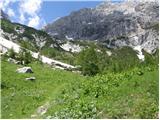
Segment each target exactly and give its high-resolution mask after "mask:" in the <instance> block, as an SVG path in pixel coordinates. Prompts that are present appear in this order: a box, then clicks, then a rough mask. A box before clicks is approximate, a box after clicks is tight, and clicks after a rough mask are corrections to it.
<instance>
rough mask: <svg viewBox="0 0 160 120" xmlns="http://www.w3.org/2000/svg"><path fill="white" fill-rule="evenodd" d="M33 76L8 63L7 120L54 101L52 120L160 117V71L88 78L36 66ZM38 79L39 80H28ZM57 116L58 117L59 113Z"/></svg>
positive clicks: (4, 72) (4, 88)
mask: <svg viewBox="0 0 160 120" xmlns="http://www.w3.org/2000/svg"><path fill="white" fill-rule="evenodd" d="M30 66H31V67H32V68H33V71H34V73H33V74H18V73H16V72H15V71H16V69H17V67H20V66H17V65H14V64H11V63H8V62H5V61H4V60H3V61H2V118H30V117H31V115H32V114H34V113H35V111H36V109H37V108H38V107H39V106H41V105H43V104H45V103H46V102H49V103H50V107H49V109H48V111H47V113H46V114H44V115H43V116H38V117H39V118H46V117H47V116H50V115H51V116H52V117H53V118H55V117H56V118H57V117H58V118H156V117H157V114H158V70H157V69H153V70H147V69H144V70H143V72H144V74H143V75H141V76H139V75H137V70H134V71H136V72H134V71H129V72H126V73H119V74H112V73H110V74H107V75H97V76H95V77H83V76H80V75H78V74H75V73H70V72H66V71H61V70H53V69H50V68H49V67H47V66H46V65H44V66H41V65H39V64H35V63H34V64H31V65H30ZM29 76H35V77H36V81H35V82H31V81H24V79H25V78H26V77H29ZM55 112H56V114H55Z"/></svg>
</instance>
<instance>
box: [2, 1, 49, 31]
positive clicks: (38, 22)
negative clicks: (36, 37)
mask: <svg viewBox="0 0 160 120" xmlns="http://www.w3.org/2000/svg"><path fill="white" fill-rule="evenodd" d="M16 1H18V0H0V9H2V10H3V11H4V12H5V13H7V14H8V15H9V16H10V17H13V19H15V20H17V22H20V23H22V24H26V25H28V26H30V27H35V28H40V27H42V26H43V25H45V24H46V22H45V20H44V19H43V18H42V17H41V16H40V14H39V13H40V10H41V5H42V2H43V0H19V1H18V7H17V10H15V11H14V10H13V9H11V3H14V2H16ZM15 12H16V14H15ZM17 12H19V14H17Z"/></svg>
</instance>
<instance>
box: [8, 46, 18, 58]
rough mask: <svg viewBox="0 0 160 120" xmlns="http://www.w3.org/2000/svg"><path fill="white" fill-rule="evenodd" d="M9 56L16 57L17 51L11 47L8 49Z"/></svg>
mask: <svg viewBox="0 0 160 120" xmlns="http://www.w3.org/2000/svg"><path fill="white" fill-rule="evenodd" d="M8 56H9V57H10V58H13V59H15V58H16V53H15V51H14V50H13V48H11V49H9V50H8Z"/></svg>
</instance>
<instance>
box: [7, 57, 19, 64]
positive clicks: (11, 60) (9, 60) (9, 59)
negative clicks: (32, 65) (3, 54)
mask: <svg viewBox="0 0 160 120" xmlns="http://www.w3.org/2000/svg"><path fill="white" fill-rule="evenodd" d="M7 61H8V62H10V63H14V64H20V63H21V62H20V61H17V60H15V59H13V58H8V60H7Z"/></svg>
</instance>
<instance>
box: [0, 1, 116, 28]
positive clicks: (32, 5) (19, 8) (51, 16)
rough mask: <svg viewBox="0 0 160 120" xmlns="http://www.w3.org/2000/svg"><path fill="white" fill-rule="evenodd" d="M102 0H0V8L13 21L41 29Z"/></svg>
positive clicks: (91, 6) (92, 6)
mask: <svg viewBox="0 0 160 120" xmlns="http://www.w3.org/2000/svg"><path fill="white" fill-rule="evenodd" d="M102 1H104V0H19V1H18V0H0V9H2V10H3V11H4V12H5V13H7V14H8V15H9V18H10V20H11V21H12V22H17V23H21V24H25V25H27V26H30V27H34V28H36V29H41V28H42V27H43V26H45V25H46V24H48V23H52V22H54V21H55V20H57V19H58V18H60V17H63V16H67V15H69V14H70V13H71V12H72V11H76V10H79V9H82V8H94V7H95V6H96V5H98V4H100V3H101V2H102ZM114 1H115V0H114ZM118 1H119V0H118Z"/></svg>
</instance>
